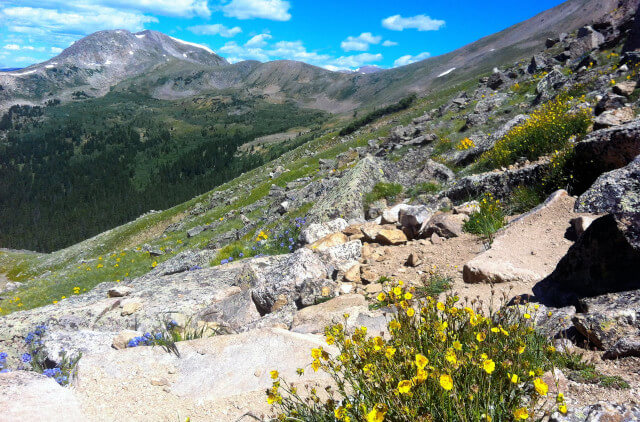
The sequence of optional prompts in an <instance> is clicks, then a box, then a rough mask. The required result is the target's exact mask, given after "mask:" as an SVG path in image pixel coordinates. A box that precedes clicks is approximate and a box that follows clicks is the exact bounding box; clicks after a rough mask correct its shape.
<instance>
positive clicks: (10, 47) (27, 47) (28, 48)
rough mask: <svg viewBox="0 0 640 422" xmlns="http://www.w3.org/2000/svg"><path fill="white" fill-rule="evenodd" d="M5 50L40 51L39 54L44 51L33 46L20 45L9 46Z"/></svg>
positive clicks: (42, 48)
mask: <svg viewBox="0 0 640 422" xmlns="http://www.w3.org/2000/svg"><path fill="white" fill-rule="evenodd" d="M3 48H4V49H5V50H13V51H18V50H29V51H39V52H43V51H44V47H34V46H32V45H23V46H19V45H18V44H7V45H5V46H4V47H3Z"/></svg>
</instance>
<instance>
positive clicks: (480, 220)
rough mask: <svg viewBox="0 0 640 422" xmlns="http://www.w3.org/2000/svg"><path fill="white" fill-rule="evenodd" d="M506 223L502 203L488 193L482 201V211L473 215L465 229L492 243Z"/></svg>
mask: <svg viewBox="0 0 640 422" xmlns="http://www.w3.org/2000/svg"><path fill="white" fill-rule="evenodd" d="M505 223H506V220H505V215H504V211H503V210H502V207H501V206H500V201H499V200H498V199H494V198H493V195H491V194H490V193H488V194H486V195H485V196H484V198H482V200H481V201H480V209H479V210H478V211H476V212H474V213H472V214H471V215H470V216H469V220H467V221H466V222H465V223H464V225H463V229H464V231H466V232H468V233H473V234H477V235H479V236H482V237H484V238H485V239H487V240H489V242H492V241H493V235H494V233H495V232H497V231H498V230H500V229H501V228H502V227H504V225H505Z"/></svg>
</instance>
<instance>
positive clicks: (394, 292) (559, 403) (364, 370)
mask: <svg viewBox="0 0 640 422" xmlns="http://www.w3.org/2000/svg"><path fill="white" fill-rule="evenodd" d="M414 293H415V291H413V289H411V288H406V286H404V285H403V283H402V282H398V283H397V284H390V285H387V286H386V288H385V289H384V290H383V292H381V293H380V294H379V295H378V301H379V302H380V303H383V304H384V305H385V306H394V307H395V308H396V309H397V310H398V313H397V315H396V316H395V318H393V319H392V320H391V321H390V322H389V324H388V327H389V334H390V336H389V338H388V339H385V338H382V337H379V336H378V337H371V336H368V335H367V329H366V327H359V328H356V329H355V330H351V329H347V327H345V325H343V324H342V323H337V324H335V325H332V326H329V327H327V328H326V329H325V336H326V341H327V343H328V344H330V345H332V346H333V347H335V348H336V349H337V353H336V354H335V355H333V356H332V355H330V354H329V352H328V351H325V350H323V348H321V347H319V348H314V349H312V350H311V358H312V359H313V361H312V363H311V369H312V370H313V371H319V370H320V371H324V372H326V373H327V374H328V375H329V376H330V377H331V378H332V379H333V381H334V385H335V387H326V388H325V389H324V390H323V391H322V394H320V393H319V392H318V390H317V389H315V388H308V390H307V391H306V393H303V392H301V391H298V389H297V388H296V387H295V386H294V385H292V384H291V383H289V382H287V381H286V380H284V379H282V378H281V377H280V375H279V374H278V372H277V371H273V372H272V373H271V377H272V378H273V380H274V381H273V386H272V387H271V388H270V389H269V390H268V391H267V401H268V402H269V403H271V404H272V406H273V409H274V411H275V412H276V413H277V416H276V418H277V419H278V420H282V421H336V420H338V421H354V422H355V421H368V422H383V421H407V422H409V421H452V422H457V421H492V420H493V421H506V420H514V419H515V420H525V419H533V420H536V419H539V418H541V417H542V416H543V415H544V414H545V413H546V412H548V411H550V410H552V408H553V407H557V409H558V410H559V411H560V412H562V413H566V412H567V407H566V404H565V401H564V396H563V395H562V394H558V395H557V396H554V397H551V394H550V392H549V385H548V384H547V383H546V382H545V381H543V380H542V378H541V377H542V375H543V374H544V373H545V372H546V371H549V370H550V369H552V368H553V355H554V354H556V353H557V352H555V349H554V348H553V347H552V346H551V345H550V344H549V342H548V340H547V339H545V338H544V337H542V336H540V335H538V334H537V333H536V332H535V331H534V329H533V327H532V322H531V321H532V320H534V319H535V315H530V314H527V313H524V311H522V312H521V311H519V309H522V308H520V307H518V308H513V309H510V310H503V311H498V312H489V314H488V315H486V316H485V315H484V314H483V313H482V312H481V311H480V309H481V304H480V303H477V302H476V303H475V304H460V303H459V298H458V297H457V296H452V295H449V296H447V297H446V298H445V299H444V300H443V301H442V302H440V301H437V300H436V299H434V298H432V297H430V296H428V297H426V298H425V299H424V300H417V299H415V297H414ZM345 318H348V315H345ZM345 323H346V319H345ZM304 371H305V369H302V368H301V369H298V373H299V374H303V373H304ZM325 396H328V397H327V398H326V399H325Z"/></svg>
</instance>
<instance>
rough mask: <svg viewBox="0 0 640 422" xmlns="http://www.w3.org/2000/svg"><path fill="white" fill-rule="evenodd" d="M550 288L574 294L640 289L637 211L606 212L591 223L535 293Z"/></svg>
mask: <svg viewBox="0 0 640 422" xmlns="http://www.w3.org/2000/svg"><path fill="white" fill-rule="evenodd" d="M553 288H559V289H561V290H564V291H568V292H571V293H572V294H573V295H574V297H575V296H577V297H592V296H597V295H602V294H607V293H614V292H620V291H626V290H635V289H639V288H640V213H637V212H636V213H617V214H609V215H605V216H603V217H600V218H598V219H597V220H595V221H594V222H593V223H591V225H590V226H589V228H588V229H587V230H586V231H585V232H584V233H583V234H582V236H580V237H579V238H578V240H577V241H576V243H575V244H574V245H573V246H571V248H570V249H569V250H568V252H567V254H566V255H565V256H564V257H563V258H562V259H561V260H560V262H559V263H558V265H557V266H556V268H555V270H554V271H553V273H551V274H550V275H549V277H548V279H547V280H545V283H541V285H540V286H535V287H534V293H535V294H536V296H540V297H545V296H549V295H548V294H546V293H545V290H547V291H551V290H552V289H553ZM550 299H554V298H552V297H550Z"/></svg>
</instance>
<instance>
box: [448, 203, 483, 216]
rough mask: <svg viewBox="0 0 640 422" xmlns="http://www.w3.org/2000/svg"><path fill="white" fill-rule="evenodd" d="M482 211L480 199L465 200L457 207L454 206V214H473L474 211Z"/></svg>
mask: <svg viewBox="0 0 640 422" xmlns="http://www.w3.org/2000/svg"><path fill="white" fill-rule="evenodd" d="M478 211H480V203H478V201H470V202H465V203H464V204H460V205H458V206H457V207H453V213H454V214H466V215H471V214H473V213H474V212H478Z"/></svg>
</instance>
